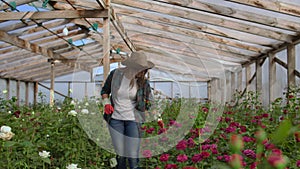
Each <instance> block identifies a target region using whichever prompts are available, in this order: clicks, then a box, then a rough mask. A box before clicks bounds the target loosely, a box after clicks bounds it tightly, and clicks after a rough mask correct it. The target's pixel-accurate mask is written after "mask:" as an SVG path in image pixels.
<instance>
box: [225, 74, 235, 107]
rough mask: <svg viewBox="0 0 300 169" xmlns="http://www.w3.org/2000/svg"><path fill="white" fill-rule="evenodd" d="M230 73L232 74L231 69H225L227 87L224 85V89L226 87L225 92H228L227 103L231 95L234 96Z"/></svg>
mask: <svg viewBox="0 0 300 169" xmlns="http://www.w3.org/2000/svg"><path fill="white" fill-rule="evenodd" d="M230 75H231V72H230V71H228V70H226V71H225V85H226V87H224V89H225V91H224V92H225V93H226V96H225V101H226V102H227V103H230V100H231V96H232V94H233V93H232V90H231V85H232V84H231V77H230Z"/></svg>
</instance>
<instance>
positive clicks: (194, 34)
mask: <svg viewBox="0 0 300 169" xmlns="http://www.w3.org/2000/svg"><path fill="white" fill-rule="evenodd" d="M140 21H141V20H140ZM123 23H124V25H125V27H126V29H127V30H128V31H129V30H133V31H143V32H144V33H152V32H153V33H154V32H157V31H162V32H164V33H166V32H170V33H174V34H179V35H183V36H186V37H189V38H195V39H201V40H205V41H208V42H215V43H219V44H226V45H228V46H233V47H237V48H241V49H245V50H250V51H254V52H258V53H264V49H265V48H264V47H263V46H261V45H257V44H253V43H245V42H241V41H239V40H235V39H230V38H226V37H220V36H215V35H210V34H205V33H202V32H199V31H194V30H190V29H186V28H181V27H170V26H168V25H166V24H162V23H151V22H144V23H143V25H141V24H136V23H134V24H131V23H128V22H127V20H124V21H123ZM159 35H160V34H159ZM269 49H270V48H269Z"/></svg>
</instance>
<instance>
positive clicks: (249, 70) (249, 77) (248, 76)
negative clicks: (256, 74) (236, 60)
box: [246, 65, 251, 91]
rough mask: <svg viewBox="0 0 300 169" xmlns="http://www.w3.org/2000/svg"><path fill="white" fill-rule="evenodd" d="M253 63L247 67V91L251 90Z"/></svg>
mask: <svg viewBox="0 0 300 169" xmlns="http://www.w3.org/2000/svg"><path fill="white" fill-rule="evenodd" d="M250 80H251V65H248V66H247V67H246V91H250V84H251V81H250Z"/></svg>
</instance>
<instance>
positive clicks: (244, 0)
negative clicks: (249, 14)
mask: <svg viewBox="0 0 300 169" xmlns="http://www.w3.org/2000/svg"><path fill="white" fill-rule="evenodd" d="M227 1H231V2H236V3H240V4H244V5H250V6H254V7H257V8H262V9H267V10H271V11H275V12H280V13H284V14H288V15H294V16H297V17H299V16H300V4H298V5H296V4H295V3H288V2H287V3H286V2H283V1H278V0H276V1H274V0H272V1H270V0H227Z"/></svg>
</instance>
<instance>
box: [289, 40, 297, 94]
mask: <svg viewBox="0 0 300 169" xmlns="http://www.w3.org/2000/svg"><path fill="white" fill-rule="evenodd" d="M295 70H296V46H295V45H293V44H290V45H288V46H287V81H288V88H291V87H295V85H296V76H295Z"/></svg>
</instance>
